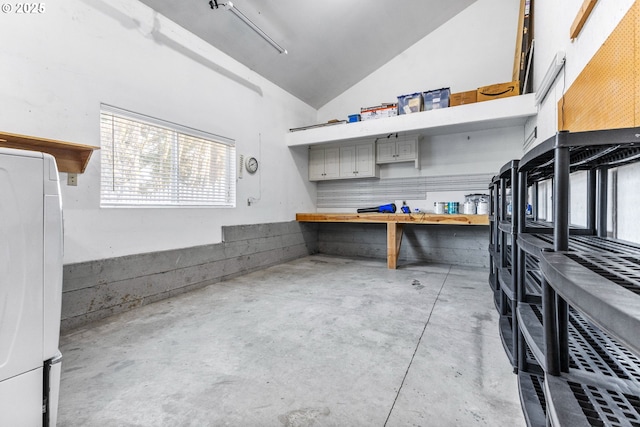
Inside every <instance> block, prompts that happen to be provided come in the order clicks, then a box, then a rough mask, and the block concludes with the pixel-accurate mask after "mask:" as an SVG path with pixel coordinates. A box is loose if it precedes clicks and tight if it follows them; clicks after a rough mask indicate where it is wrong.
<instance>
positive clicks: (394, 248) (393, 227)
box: [387, 222, 403, 270]
mask: <svg viewBox="0 0 640 427" xmlns="http://www.w3.org/2000/svg"><path fill="white" fill-rule="evenodd" d="M402 226H403V224H398V223H397V222H388V223H387V267H388V268H390V269H392V270H395V269H396V267H397V266H398V254H399V253H400V244H401V243H402Z"/></svg>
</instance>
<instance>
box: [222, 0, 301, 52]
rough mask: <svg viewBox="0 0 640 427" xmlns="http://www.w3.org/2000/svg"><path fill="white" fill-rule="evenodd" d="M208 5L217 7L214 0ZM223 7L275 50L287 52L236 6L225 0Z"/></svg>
mask: <svg viewBox="0 0 640 427" xmlns="http://www.w3.org/2000/svg"><path fill="white" fill-rule="evenodd" d="M209 6H211V9H217V8H218V2H217V1H216V0H211V1H209ZM223 6H224V8H225V9H226V10H229V11H231V12H232V13H233V14H234V15H235V16H236V17H237V18H238V19H240V20H241V21H242V22H244V23H245V24H247V26H249V28H251V29H252V30H253V31H255V32H256V34H258V35H259V36H260V37H262V38H263V39H264V41H266V42H267V43H269V44H270V45H271V46H273V48H274V49H275V50H277V51H278V52H280V53H284V54H285V55H286V54H287V53H288V52H287V49H285V48H283V47H282V46H280V45H279V44H278V43H276V42H275V40H273V39H272V38H271V37H269V36H268V35H267V33H265V32H264V31H262V30H261V29H260V27H258V26H257V25H256V24H254V23H253V22H252V21H251V20H250V19H249V18H247V17H246V16H245V14H243V13H242V12H240V10H238V8H237V7H235V6H234V5H233V3H232V2H230V1H228V2H226V3H225V4H224V5H223Z"/></svg>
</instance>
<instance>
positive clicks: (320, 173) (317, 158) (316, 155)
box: [309, 149, 325, 181]
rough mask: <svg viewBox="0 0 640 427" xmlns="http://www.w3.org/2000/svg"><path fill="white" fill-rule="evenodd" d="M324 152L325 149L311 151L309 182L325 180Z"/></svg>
mask: <svg viewBox="0 0 640 427" xmlns="http://www.w3.org/2000/svg"><path fill="white" fill-rule="evenodd" d="M324 151H325V150H324V149H320V150H319V149H313V150H309V181H319V180H321V179H325V177H324Z"/></svg>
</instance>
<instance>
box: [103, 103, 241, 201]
mask: <svg viewBox="0 0 640 427" xmlns="http://www.w3.org/2000/svg"><path fill="white" fill-rule="evenodd" d="M100 139H101V145H102V147H101V150H100V151H101V156H102V171H101V189H100V206H103V207H117V206H138V207H141V206H160V207H161V206H214V207H215V206H217V207H235V201H236V188H235V187H236V181H235V174H236V171H235V163H236V162H235V157H236V153H235V142H234V141H233V140H230V139H227V138H224V137H220V136H217V135H212V134H208V133H205V132H200V131H197V130H195V129H190V128H187V127H184V126H180V125H176V124H174V123H170V122H165V121H162V120H158V119H155V118H151V117H147V116H143V115H141V114H136V113H132V112H129V111H125V110H120V109H117V108H114V107H110V106H105V105H102V106H101V110H100Z"/></svg>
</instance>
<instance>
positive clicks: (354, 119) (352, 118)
mask: <svg viewBox="0 0 640 427" xmlns="http://www.w3.org/2000/svg"><path fill="white" fill-rule="evenodd" d="M348 117H349V123H354V122H359V121H360V114H351V115H349V116H348Z"/></svg>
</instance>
